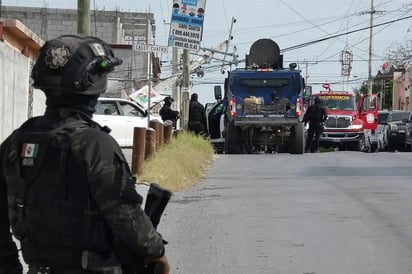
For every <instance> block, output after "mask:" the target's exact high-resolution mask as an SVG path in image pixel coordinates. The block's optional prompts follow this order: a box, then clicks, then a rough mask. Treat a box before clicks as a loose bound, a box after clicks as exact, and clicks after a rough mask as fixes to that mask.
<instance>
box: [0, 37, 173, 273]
mask: <svg viewBox="0 0 412 274" xmlns="http://www.w3.org/2000/svg"><path fill="white" fill-rule="evenodd" d="M120 64H121V59H118V58H116V57H115V56H114V54H113V52H112V50H111V49H110V47H109V46H108V45H107V44H106V43H105V42H103V41H102V40H100V39H98V38H95V37H78V36H73V35H64V36H60V37H58V38H56V39H52V40H50V41H47V42H46V43H45V45H44V46H43V47H42V48H41V50H40V54H39V57H38V59H37V61H36V64H35V66H34V67H33V70H32V78H33V80H34V84H33V86H34V87H36V88H39V89H41V90H42V91H43V92H44V93H45V95H46V98H47V99H46V105H47V108H46V111H45V113H44V115H43V116H39V117H34V118H31V119H29V120H28V121H26V122H25V123H24V124H23V125H22V126H21V127H20V128H18V129H17V130H15V131H14V132H13V133H12V134H11V135H10V136H9V137H8V138H7V139H6V140H5V141H4V142H3V143H2V144H1V146H0V159H1V162H0V163H1V166H0V273H1V274H21V273H22V267H21V264H20V262H19V258H18V251H17V248H16V244H15V243H14V242H13V240H12V235H11V233H10V227H11V229H12V232H13V235H14V236H15V237H16V238H17V239H18V240H19V241H20V244H21V251H22V254H23V258H24V260H25V262H26V263H27V264H28V266H29V273H36V274H45V273H49V274H50V273H53V274H61V273H64V274H80V273H82V274H92V273H93V274H96V273H124V274H134V273H136V272H138V273H141V272H139V271H141V270H145V269H146V266H147V265H149V264H152V263H155V262H157V263H159V264H160V265H161V266H162V269H163V270H162V273H163V274H167V273H169V271H170V267H169V264H168V260H167V258H166V256H165V248H164V243H163V239H162V237H161V235H160V234H159V233H158V232H157V231H156V229H155V227H154V226H153V224H152V223H151V221H150V219H149V217H148V216H147V215H146V214H145V212H144V211H143V209H142V207H141V203H142V197H141V196H140V195H139V194H138V193H137V192H136V189H135V178H134V177H133V176H132V175H131V173H130V169H129V166H128V164H127V161H126V159H125V157H124V155H123V153H122V150H121V148H120V147H119V145H118V144H117V143H116V141H115V140H114V139H113V138H112V137H111V136H110V135H109V134H108V133H109V131H110V129H108V128H107V127H102V126H100V125H99V124H97V123H95V122H93V121H92V119H91V118H92V115H93V112H94V111H95V106H96V103H97V99H98V97H99V95H100V94H102V93H104V92H105V90H106V86H107V74H108V73H109V72H110V71H112V70H113V69H114V67H115V66H117V65H120ZM128 258H133V259H132V260H130V259H129V260H128Z"/></svg>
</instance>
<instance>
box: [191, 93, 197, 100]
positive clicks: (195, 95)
mask: <svg viewBox="0 0 412 274" xmlns="http://www.w3.org/2000/svg"><path fill="white" fill-rule="evenodd" d="M197 98H198V95H197V93H193V94H192V96H191V97H190V101H197Z"/></svg>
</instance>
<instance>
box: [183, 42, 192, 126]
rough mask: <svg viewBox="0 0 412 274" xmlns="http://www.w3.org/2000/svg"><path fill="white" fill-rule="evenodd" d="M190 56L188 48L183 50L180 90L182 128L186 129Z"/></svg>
mask: <svg viewBox="0 0 412 274" xmlns="http://www.w3.org/2000/svg"><path fill="white" fill-rule="evenodd" d="M189 65H190V56H189V50H188V49H184V50H183V84H182V86H183V91H182V118H183V120H182V121H181V122H182V128H183V129H184V130H187V129H188V126H187V125H188V122H189V85H190V69H189Z"/></svg>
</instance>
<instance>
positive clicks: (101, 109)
mask: <svg viewBox="0 0 412 274" xmlns="http://www.w3.org/2000/svg"><path fill="white" fill-rule="evenodd" d="M147 114H148V112H147V110H145V109H144V108H143V107H141V106H140V105H138V104H136V103H135V102H133V101H130V100H126V99H121V98H106V97H99V99H98V103H97V105H96V112H95V113H94V114H93V120H94V121H96V122H97V123H99V124H100V125H102V126H107V127H109V128H110V129H111V132H110V135H112V136H113V138H114V139H115V140H116V141H117V142H118V143H119V145H120V146H121V147H132V146H133V135H134V128H135V127H146V128H147V127H148V125H149V121H148V117H147V116H148V115H147ZM149 119H150V120H151V121H152V120H157V121H159V122H162V119H161V117H160V116H159V115H157V114H152V113H151V114H150V117H149Z"/></svg>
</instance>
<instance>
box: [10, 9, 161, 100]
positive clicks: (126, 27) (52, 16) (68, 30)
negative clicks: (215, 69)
mask: <svg viewBox="0 0 412 274" xmlns="http://www.w3.org/2000/svg"><path fill="white" fill-rule="evenodd" d="M2 17H3V18H6V19H7V18H10V19H17V20H19V21H20V22H22V23H23V24H24V25H26V26H27V27H28V28H29V29H30V30H31V31H32V32H33V33H36V34H37V36H39V37H40V38H41V39H42V40H44V41H46V40H49V39H52V38H55V37H57V36H60V35H63V34H77V17H78V16H77V10H73V9H50V8H33V7H15V6H3V7H2ZM155 31H156V25H155V20H154V14H153V13H141V12H121V11H118V10H114V11H106V10H96V11H94V10H92V11H90V35H92V36H96V37H99V38H101V39H102V40H104V41H106V42H107V43H109V44H112V45H113V48H114V52H115V54H116V55H118V56H120V57H121V58H122V59H123V63H122V65H121V66H119V67H117V68H116V72H115V73H113V74H112V75H110V79H111V80H110V81H109V84H108V87H109V88H108V93H109V94H111V95H113V96H119V95H121V94H124V93H130V92H132V90H134V86H136V84H135V83H140V82H142V81H144V79H148V69H147V68H148V65H147V64H148V56H149V55H148V53H147V52H139V51H136V50H134V49H133V47H132V43H133V41H134V42H135V43H144V44H146V43H148V44H154V41H155ZM152 63H154V62H152Z"/></svg>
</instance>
